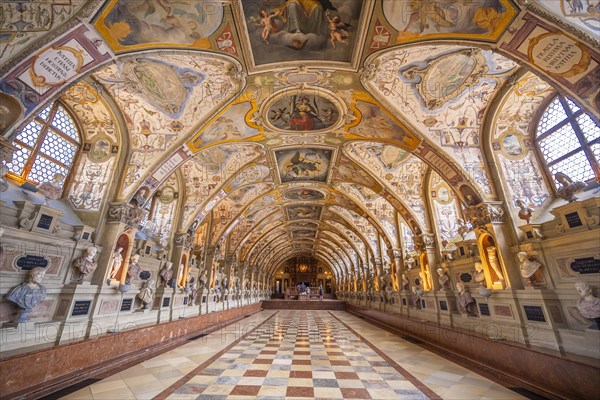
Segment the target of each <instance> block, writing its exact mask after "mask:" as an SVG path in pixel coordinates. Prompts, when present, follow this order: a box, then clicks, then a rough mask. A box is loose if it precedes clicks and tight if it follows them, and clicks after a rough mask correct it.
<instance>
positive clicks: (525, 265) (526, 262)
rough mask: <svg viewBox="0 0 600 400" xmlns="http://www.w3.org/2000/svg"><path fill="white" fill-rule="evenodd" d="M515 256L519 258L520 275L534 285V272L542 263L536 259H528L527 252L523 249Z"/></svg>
mask: <svg viewBox="0 0 600 400" xmlns="http://www.w3.org/2000/svg"><path fill="white" fill-rule="evenodd" d="M517 257H518V258H519V269H520V270H521V276H522V277H523V278H525V279H527V281H528V282H529V284H530V285H534V284H535V283H536V277H535V275H536V272H537V271H538V270H540V268H541V267H542V264H540V263H539V262H538V261H537V260H531V259H529V254H527V252H525V251H520V252H518V253H517Z"/></svg>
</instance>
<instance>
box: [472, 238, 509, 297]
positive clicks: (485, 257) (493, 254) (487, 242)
mask: <svg viewBox="0 0 600 400" xmlns="http://www.w3.org/2000/svg"><path fill="white" fill-rule="evenodd" d="M478 245H479V249H480V254H481V255H482V263H483V265H484V266H485V267H486V268H485V270H486V271H485V272H486V274H488V276H489V282H491V283H492V289H504V288H505V287H506V281H505V275H504V266H503V262H502V259H501V255H500V252H499V251H498V247H497V245H496V241H495V239H494V238H493V237H492V236H491V235H489V234H487V233H485V234H483V235H481V236H480V237H479V240H478Z"/></svg>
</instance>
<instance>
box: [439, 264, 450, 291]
mask: <svg viewBox="0 0 600 400" xmlns="http://www.w3.org/2000/svg"><path fill="white" fill-rule="evenodd" d="M437 273H438V281H439V282H440V286H441V287H442V289H444V290H448V289H450V277H449V276H448V273H447V272H446V270H445V269H444V268H442V267H440V268H438V269H437Z"/></svg>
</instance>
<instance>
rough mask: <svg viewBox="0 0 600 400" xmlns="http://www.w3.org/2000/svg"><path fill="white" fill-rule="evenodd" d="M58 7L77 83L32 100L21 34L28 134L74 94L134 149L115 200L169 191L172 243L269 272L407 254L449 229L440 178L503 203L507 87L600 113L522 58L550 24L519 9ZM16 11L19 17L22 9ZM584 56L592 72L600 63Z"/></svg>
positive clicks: (466, 195) (398, 4) (407, 4)
mask: <svg viewBox="0 0 600 400" xmlns="http://www.w3.org/2000/svg"><path fill="white" fill-rule="evenodd" d="M9 3H11V6H12V3H15V4H16V2H9ZM50 3H51V4H52V5H50V6H49V9H50V10H51V12H50V14H48V18H50V20H49V21H48V22H47V23H46V29H47V31H53V29H58V31H55V34H54V36H56V32H58V33H62V32H66V33H65V35H66V36H64V37H63V40H62V42H61V46H63V48H64V50H63V51H66V52H71V53H72V54H75V53H76V52H79V53H78V54H80V56H79V57H81V58H82V59H83V61H82V62H81V65H80V66H79V67H80V68H81V74H80V75H73V76H72V77H71V78H72V79H71V81H70V82H76V83H75V85H74V86H72V87H71V88H70V89H69V91H68V92H67V93H66V94H64V93H61V92H59V91H58V90H56V91H54V90H55V88H54V87H52V88H49V89H47V91H45V92H43V93H37V94H35V95H36V96H37V97H36V98H35V99H34V100H31V99H27V98H24V97H23V96H24V94H23V92H22V91H21V92H19V89H18V88H15V87H16V86H15V84H14V82H15V80H14V79H17V78H15V77H21V78H19V79H21V80H23V79H24V78H22V75H18V74H19V73H20V72H19V71H18V66H19V65H21V64H20V63H21V60H22V59H23V58H25V57H24V54H25V52H26V51H27V49H28V48H29V47H31V46H32V45H33V43H35V41H36V40H39V39H40V37H41V36H40V35H38V34H35V33H30V34H27V35H25V34H23V35H21V36H20V37H19V35H18V33H15V34H14V35H13V37H11V38H10V39H9V40H7V41H5V42H4V48H3V60H2V68H3V75H4V79H3V91H4V92H6V93H7V94H9V95H10V96H14V97H16V98H20V99H21V100H22V103H23V104H24V107H23V112H22V115H21V118H20V119H19V120H16V121H12V122H13V123H14V125H13V128H14V127H18V126H19V124H20V123H21V122H22V121H23V120H24V119H25V118H26V117H27V116H28V115H31V114H32V113H33V112H35V111H36V110H39V109H40V108H42V107H43V106H44V104H45V103H47V102H48V101H49V100H51V99H52V97H53V96H54V97H55V96H57V95H62V99H63V101H64V102H65V103H66V104H67V105H69V106H70V107H71V109H72V110H73V111H74V112H75V114H76V115H77V116H78V117H79V119H80V120H81V121H82V125H83V127H84V129H86V130H93V129H95V131H94V132H95V133H93V135H95V134H98V135H100V133H101V136H102V137H103V138H106V140H108V141H109V142H110V143H111V144H113V145H116V146H120V149H121V151H123V152H126V156H125V158H124V161H123V162H122V164H121V165H122V167H123V170H124V172H123V173H122V176H121V182H120V186H119V189H118V190H117V191H116V193H115V195H114V200H116V201H129V200H131V199H132V198H133V197H134V195H135V194H136V193H138V191H139V190H140V188H142V187H146V188H147V189H148V191H149V192H151V193H154V192H156V191H162V190H164V189H165V188H167V187H168V188H170V189H173V190H174V191H176V192H177V193H178V195H179V197H180V199H182V200H181V207H180V210H181V211H180V212H179V214H176V216H174V217H173V218H174V219H175V220H174V223H173V225H174V227H175V229H176V230H178V231H181V232H186V231H188V230H191V231H193V232H194V235H195V236H196V240H197V243H198V244H199V245H200V244H201V245H202V246H215V247H217V248H225V246H224V245H222V244H224V243H225V242H227V243H228V244H227V249H228V250H227V251H228V252H229V253H230V254H234V255H235V256H237V257H238V259H240V260H245V261H248V262H249V263H250V264H253V265H262V266H264V268H266V269H267V270H271V271H272V270H273V269H274V268H276V267H277V266H278V265H280V263H281V262H283V261H285V260H287V259H289V258H291V257H295V256H310V257H314V258H317V259H319V260H321V261H322V262H323V263H325V264H327V265H329V266H330V267H331V268H332V270H334V271H340V270H341V269H344V268H352V267H353V266H357V265H358V264H359V263H361V262H367V257H386V256H387V252H386V250H391V249H399V248H400V243H399V242H400V238H401V236H402V235H403V230H406V229H408V230H410V231H412V233H414V234H419V233H422V232H434V231H435V227H434V226H433V223H432V217H431V216H430V215H428V213H427V211H426V210H427V209H428V206H427V205H426V202H427V201H428V200H427V196H426V193H428V189H427V188H428V186H429V185H430V184H433V183H432V182H433V180H434V179H433V176H435V177H436V179H437V180H438V181H439V182H445V184H446V185H448V186H447V187H449V188H451V190H450V191H451V192H452V193H450V195H451V196H454V197H455V198H456V199H457V200H458V201H459V202H460V203H462V204H466V203H469V202H475V203H476V202H479V201H481V200H495V199H497V197H498V193H497V191H498V187H496V186H495V185H494V183H493V179H492V176H491V175H490V170H489V169H488V168H487V167H486V163H485V160H486V155H485V152H486V146H489V139H488V138H487V134H486V132H488V131H489V126H490V118H491V116H492V114H493V110H494V107H497V103H498V101H497V98H499V96H500V95H501V94H503V91H505V90H506V89H505V87H507V86H510V85H515V82H527V81H528V80H529V81H532V80H533V79H538V81H540V82H543V81H542V79H541V78H538V77H536V75H534V73H536V74H538V75H539V76H542V77H543V79H548V80H549V81H551V82H552V83H553V84H554V85H556V86H560V87H562V88H563V89H565V90H568V91H571V93H572V94H573V96H574V97H576V98H578V99H579V100H580V101H581V102H582V104H583V105H584V106H586V107H588V108H589V109H594V108H595V107H596V106H595V104H596V103H595V101H596V100H594V99H595V98H597V89H590V90H580V91H577V90H579V89H576V88H575V85H576V84H577V82H578V81H576V80H575V78H577V79H579V78H578V77H577V76H576V75H574V73H573V74H571V75H568V76H566V75H562V76H553V75H552V74H548V73H545V70H544V68H543V67H542V66H540V63H538V64H536V62H535V60H531V59H521V60H519V57H521V54H523V50H522V49H521V48H519V47H518V46H517V45H515V44H514V43H513V42H514V40H513V39H514V38H515V37H517V36H518V35H517V33H519V32H521V31H520V30H521V29H522V28H523V27H524V26H526V25H527V24H528V23H530V21H531V18H533V16H534V15H535V14H532V13H526V12H525V11H521V10H520V8H519V7H518V6H517V4H515V3H513V2H511V1H508V0H496V1H488V0H486V1H471V2H458V1H443V2H429V1H423V2H414V1H408V0H406V1H405V0H395V1H383V2H381V1H373V0H368V1H352V0H333V1H314V0H304V1H300V0H297V1H290V0H288V1H269V2H267V1H258V0H248V1H243V2H242V1H223V2H193V1H188V0H181V1H179V0H169V1H167V0H127V1H117V0H114V1H107V2H100V1H89V2H84V1H74V0H73V1H71V6H70V8H68V9H67V8H65V6H61V5H60V4H62V3H61V2H59V1H54V0H53V1H50ZM528 3H530V2H528ZM539 3H542V5H543V6H544V7H548V9H547V10H545V9H543V8H540V7H537V6H534V5H529V6H528V7H530V8H532V7H533V8H532V10H533V11H536V12H537V13H538V14H539V15H546V16H547V15H553V14H551V13H558V14H557V15H560V19H562V20H566V21H567V22H564V21H563V22H560V24H562V25H560V26H561V27H563V28H564V27H567V25H566V24H568V23H569V19H574V20H576V21H575V24H576V25H580V26H579V28H582V29H588V30H591V31H589V33H590V34H591V35H592V37H591V38H590V37H587V36H586V34H585V33H582V37H583V38H584V39H587V40H592V43H591V45H592V46H593V45H594V44H595V43H593V35H594V33H596V34H597V32H594V29H595V28H594V24H592V23H591V22H592V21H591V19H594V18H596V21H597V12H596V13H594V12H591V11H590V12H589V13H588V14H589V15H587V14H586V15H584V16H577V15H575V14H573V13H571V14H569V13H563V14H560V11H561V10H560V9H557V8H556V7H554V6H549V5H548V6H547V5H546V3H551V2H541V1H540V2H539ZM552 3H559V2H558V1H557V2H552ZM562 3H565V2H562ZM5 7H9V6H5ZM27 7H34V6H33V5H27ZM544 10H545V11H544ZM4 11H6V12H5V13H3V15H5V17H6V18H7V19H11V18H12V20H14V21H12V23H13V25H14V24H15V23H17V22H18V16H19V15H20V14H19V10H18V9H17V8H16V6H15V7H14V8H10V9H9V8H5V10H4ZM8 11H11V12H10V13H9V12H8ZM37 12H38V14H37V15H40V16H43V15H44V14H43V13H42V12H41V11H40V10H38V11H37ZM22 14H23V13H22V12H21V15H22ZM567 14H569V15H567ZM73 15H76V16H78V17H79V20H78V21H81V20H83V21H86V22H88V23H89V24H87V25H86V24H82V25H81V27H78V26H77V22H74V20H73V19H69V18H70V17H71V16H73ZM61 18H62V21H63V22H64V21H69V22H68V23H64V24H61ZM38 22H39V21H38ZM39 24H41V22H39ZM69 24H70V25H69ZM544 24H546V25H544ZM547 24H548V23H547V22H545V23H538V25H536V26H537V27H536V28H535V29H538V31H539V34H544V33H545V32H542V28H545V29H546V30H547V31H548V32H552V30H551V28H549V27H548V26H547ZM596 26H597V25H596ZM68 29H70V30H68ZM77 29H80V31H77ZM523 29H524V28H523ZM528 29H529V28H528ZM535 29H533V30H532V29H529V31H528V32H533V31H535ZM565 29H566V28H565ZM569 29H570V30H572V31H575V30H576V29H578V28H577V27H575V25H574V26H573V27H570V28H569ZM555 30H556V31H558V28H555ZM77 32H78V33H77ZM82 32H83V33H82ZM523 32H525V30H523ZM535 32H537V31H535ZM546 33H547V32H546ZM523 35H525V33H522V34H521V36H523ZM82 38H84V39H85V38H87V39H89V41H88V42H87V43H85V40H84V39H82ZM520 40H523V39H522V38H521V39H520ZM90 43H91V44H93V46H91V47H88V45H89V44H90ZM580 44H581V46H582V47H581V48H582V49H583V48H584V47H585V46H586V44H585V43H583V42H582V43H580ZM28 46H29V47H28ZM585 48H586V49H588V48H587V47H585ZM73 49H75V50H73ZM582 51H583V50H582ZM585 51H588V55H589V57H588V58H589V59H591V60H592V61H591V62H590V61H589V59H588V64H587V65H585V66H584V69H585V71H587V70H589V69H590V68H592V69H593V68H595V65H597V63H596V60H597V59H598V57H597V54H596V53H594V52H593V51H590V50H589V49H588V50H585ZM85 57H88V58H87V59H86V58H85ZM521 58H522V57H521ZM594 63H596V64H594ZM520 65H527V68H528V69H532V70H533V71H534V73H528V74H527V75H525V72H526V71H525V70H524V69H523V68H522V67H521V66H520ZM84 66H89V68H88V67H84ZM15 68H16V69H15ZM86 69H87V71H86ZM15 71H16V72H15ZM585 71H583V72H585ZM34 72H35V71H34ZM579 74H582V72H581V71H579ZM32 76H33V75H32ZM573 77H575V78H573ZM13 78H14V79H13ZM11 79H13V80H12V81H11ZM11 82H13V84H12V86H11ZM62 83H63V84H66V83H69V82H66V81H65V82H62ZM17 93H18V94H19V95H17ZM550 94H551V91H547V92H545V93H544V97H547V96H548V95H550ZM19 96H21V97H19ZM490 110H492V111H490ZM6 132H8V133H7V135H8V136H10V134H11V130H10V129H7V130H6ZM98 132H100V133H98ZM13 134H14V133H13ZM93 135H92V136H93ZM107 168H108V167H107ZM439 182H438V183H439ZM105 195H108V194H106V193H105ZM84 211H85V210H84ZM395 211H397V213H396V212H395ZM222 251H225V250H222Z"/></svg>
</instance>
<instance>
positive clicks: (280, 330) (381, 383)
mask: <svg viewBox="0 0 600 400" xmlns="http://www.w3.org/2000/svg"><path fill="white" fill-rule="evenodd" d="M55 398H56V397H55ZM62 398H64V399H73V400H74V399H80V400H83V399H86V400H87V399H93V400H100V399H151V398H153V399H170V400H185V399H190V400H191V399H255V398H258V399H287V398H290V399H312V398H322V399H386V400H387V399H428V398H429V399H462V400H469V399H517V398H522V397H521V396H520V395H518V394H517V393H516V392H514V391H512V390H510V389H508V388H505V387H503V386H500V385H498V384H496V383H494V382H492V381H490V380H489V379H486V378H484V377H482V376H481V375H479V374H477V373H475V372H472V371H470V370H468V369H466V368H463V367H461V366H459V365H457V364H455V363H453V362H451V361H449V360H446V359H444V358H442V357H439V356H437V355H435V354H433V353H431V352H429V351H428V350H426V349H424V348H423V347H421V346H420V345H418V344H414V343H411V342H409V341H407V340H405V339H403V338H401V337H400V336H398V335H394V334H392V333H390V332H388V331H386V330H384V329H381V328H379V327H376V326H374V325H372V324H370V323H368V322H366V321H364V320H362V319H360V318H357V317H355V316H354V315H352V314H350V313H348V312H345V311H291V310H281V311H271V310H266V311H261V312H259V313H257V314H255V315H253V316H251V317H248V318H246V319H244V320H242V321H240V322H238V323H235V324H231V325H228V326H224V327H222V328H221V329H220V330H219V331H217V332H214V333H212V334H210V335H207V336H203V337H200V338H197V339H195V340H192V341H190V342H189V343H187V344H185V345H183V346H180V347H178V348H176V349H173V350H171V351H168V352H166V353H164V354H161V355H159V356H157V357H154V358H151V359H148V360H146V361H144V362H142V363H140V364H138V365H135V366H133V367H130V368H128V369H126V370H123V371H121V372H119V373H116V374H114V375H112V376H109V377H107V378H105V379H102V380H100V381H98V382H95V383H93V384H91V385H89V386H87V387H84V388H82V389H79V390H77V391H74V392H72V393H70V394H68V395H65V396H64V397H62Z"/></svg>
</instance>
